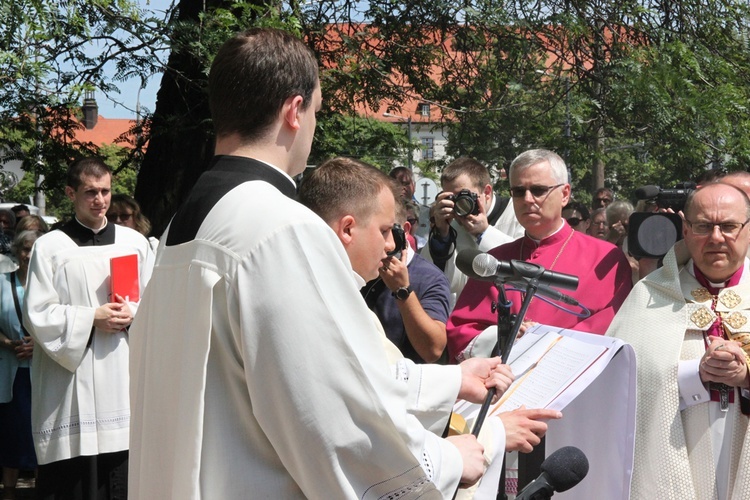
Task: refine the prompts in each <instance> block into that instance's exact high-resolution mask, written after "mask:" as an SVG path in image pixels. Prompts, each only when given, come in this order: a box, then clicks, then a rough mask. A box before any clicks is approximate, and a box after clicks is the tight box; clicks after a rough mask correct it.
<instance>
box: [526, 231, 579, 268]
mask: <svg viewBox="0 0 750 500" xmlns="http://www.w3.org/2000/svg"><path fill="white" fill-rule="evenodd" d="M573 233H575V229H572V230H571V231H570V234H569V235H568V239H566V240H565V243H563V246H562V248H560V251H559V252H557V256H555V260H553V261H552V265H551V266H549V267H548V268H547V269H548V270H550V271H551V270H552V268H553V267H555V264H557V259H559V258H560V256H561V255H562V253H563V251H564V250H565V247H567V246H568V242H570V239H571V238H572V237H573ZM524 243H526V238H524V239H522V240H521V255H520V260H523V244H524Z"/></svg>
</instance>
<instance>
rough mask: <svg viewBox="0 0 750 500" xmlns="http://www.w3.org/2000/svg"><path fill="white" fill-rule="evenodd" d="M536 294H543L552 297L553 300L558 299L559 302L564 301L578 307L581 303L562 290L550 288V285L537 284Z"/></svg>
mask: <svg viewBox="0 0 750 500" xmlns="http://www.w3.org/2000/svg"><path fill="white" fill-rule="evenodd" d="M536 294H537V295H541V296H543V297H547V298H549V299H552V300H557V301H559V302H563V303H565V304H569V305H571V306H576V307H578V306H580V305H581V304H580V303H579V302H578V301H577V300H576V299H574V298H573V297H571V296H570V295H565V294H564V293H562V292H558V291H557V290H555V289H554V288H550V287H548V286H544V285H539V286H537V289H536Z"/></svg>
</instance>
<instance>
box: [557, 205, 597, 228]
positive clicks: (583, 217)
mask: <svg viewBox="0 0 750 500" xmlns="http://www.w3.org/2000/svg"><path fill="white" fill-rule="evenodd" d="M562 216H563V219H565V220H566V221H568V224H570V227H572V228H573V229H574V230H575V231H578V232H581V233H584V234H588V230H589V226H590V225H591V220H590V219H589V209H588V208H586V205H584V204H583V203H580V202H578V201H571V202H570V203H568V204H567V205H565V208H563V211H562Z"/></svg>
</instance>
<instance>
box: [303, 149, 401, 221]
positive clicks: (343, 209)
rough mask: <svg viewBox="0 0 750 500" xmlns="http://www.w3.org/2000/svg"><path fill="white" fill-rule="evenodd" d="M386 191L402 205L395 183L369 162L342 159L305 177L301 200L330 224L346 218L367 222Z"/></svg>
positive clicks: (330, 162) (327, 162)
mask: <svg viewBox="0 0 750 500" xmlns="http://www.w3.org/2000/svg"><path fill="white" fill-rule="evenodd" d="M383 189H388V190H389V191H390V192H391V194H392V195H393V199H394V201H395V202H396V203H397V204H398V200H399V199H400V197H399V195H398V193H397V191H396V190H397V186H396V184H395V182H394V181H393V179H391V178H390V177H388V176H387V175H385V173H383V172H381V171H380V170H378V169H377V168H375V167H373V166H372V165H369V164H367V163H365V162H362V161H359V160H355V159H353V158H344V157H339V158H333V159H331V160H328V161H325V162H323V164H321V165H320V166H319V167H317V168H316V169H315V170H313V171H312V173H310V174H307V175H305V177H304V178H303V179H302V184H301V185H300V189H299V196H298V199H299V201H300V203H302V204H303V205H305V206H306V207H308V208H309V209H310V210H312V211H313V212H315V213H316V214H318V215H319V216H320V217H321V218H322V219H323V220H324V221H326V223H328V224H330V223H331V222H333V221H335V220H337V219H339V218H340V217H343V216H344V215H353V216H355V217H358V218H359V219H361V220H362V221H367V220H369V218H370V217H371V216H372V214H374V213H375V211H376V210H377V208H378V206H379V203H378V195H379V194H380V192H381V191H382V190H383Z"/></svg>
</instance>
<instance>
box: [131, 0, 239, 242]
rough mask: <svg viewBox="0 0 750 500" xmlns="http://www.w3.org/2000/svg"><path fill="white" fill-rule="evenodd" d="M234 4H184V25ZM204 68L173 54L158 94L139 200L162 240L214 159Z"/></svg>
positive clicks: (211, 0)
mask: <svg viewBox="0 0 750 500" xmlns="http://www.w3.org/2000/svg"><path fill="white" fill-rule="evenodd" d="M230 3H231V2H226V1H222V0H181V1H180V3H179V5H178V7H177V11H178V16H177V17H178V19H179V20H180V21H194V22H198V16H199V14H200V13H201V12H202V11H203V9H204V5H205V8H211V7H215V6H217V5H222V4H224V5H225V6H227V5H228V4H230ZM203 71H204V69H203V67H202V65H201V63H200V62H199V61H198V60H196V59H195V58H194V57H193V56H192V55H190V54H187V53H183V52H178V51H175V50H174V49H173V51H172V53H171V54H170V56H169V61H168V66H167V69H166V71H165V72H164V75H163V76H162V80H161V86H160V87H159V91H158V92H157V95H156V107H155V109H154V115H153V122H152V125H151V132H150V137H149V143H148V150H147V152H146V155H145V156H144V158H143V163H142V164H141V169H140V172H139V173H138V182H137V184H136V188H135V198H136V199H137V200H138V202H139V203H140V205H141V207H142V209H143V212H144V213H145V214H146V216H147V217H148V218H149V219H150V220H151V223H152V225H153V229H152V234H153V235H154V236H156V237H157V238H158V237H160V236H161V234H162V233H163V232H164V230H165V229H166V227H167V224H168V223H169V220H170V219H171V218H172V215H173V214H174V212H175V211H176V210H177V207H179V205H180V203H181V202H182V200H183V199H184V198H185V197H186V196H187V194H188V193H189V192H190V189H191V188H192V187H193V185H194V184H195V181H196V180H197V179H198V177H199V176H200V174H201V173H203V172H204V171H205V170H206V168H207V166H208V163H209V161H210V160H211V157H212V156H213V150H214V143H213V130H212V127H211V124H210V112H209V108H208V99H207V97H208V96H207V94H206V90H205V84H206V77H205V75H204V73H203Z"/></svg>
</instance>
